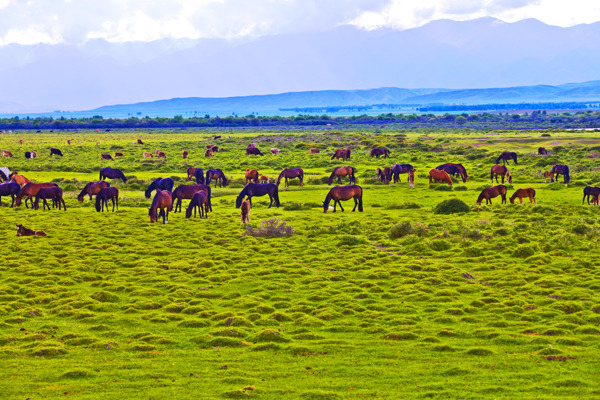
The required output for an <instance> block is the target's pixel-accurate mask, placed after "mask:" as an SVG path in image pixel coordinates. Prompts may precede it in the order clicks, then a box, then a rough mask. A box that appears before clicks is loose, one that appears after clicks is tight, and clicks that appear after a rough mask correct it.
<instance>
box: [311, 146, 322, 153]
mask: <svg viewBox="0 0 600 400" xmlns="http://www.w3.org/2000/svg"><path fill="white" fill-rule="evenodd" d="M320 152H321V150H319V149H316V148H314V147H311V149H310V154H319V153H320Z"/></svg>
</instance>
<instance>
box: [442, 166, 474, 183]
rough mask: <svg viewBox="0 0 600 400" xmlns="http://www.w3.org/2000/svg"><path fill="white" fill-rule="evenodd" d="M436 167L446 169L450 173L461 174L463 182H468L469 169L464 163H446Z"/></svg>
mask: <svg viewBox="0 0 600 400" xmlns="http://www.w3.org/2000/svg"><path fill="white" fill-rule="evenodd" d="M435 169H437V170H440V171H446V172H447V173H448V175H453V176H460V177H461V178H462V181H463V183H467V178H468V176H467V169H466V168H465V167H463V165H462V164H455V163H445V164H442V165H438V166H437V167H435Z"/></svg>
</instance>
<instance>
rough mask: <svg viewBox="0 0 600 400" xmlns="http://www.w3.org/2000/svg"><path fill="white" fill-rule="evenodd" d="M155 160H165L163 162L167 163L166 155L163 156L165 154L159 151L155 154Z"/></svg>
mask: <svg viewBox="0 0 600 400" xmlns="http://www.w3.org/2000/svg"><path fill="white" fill-rule="evenodd" d="M156 158H164V159H165V161H167V155H166V154H165V152H164V151H159V152H158V153H157V154H156Z"/></svg>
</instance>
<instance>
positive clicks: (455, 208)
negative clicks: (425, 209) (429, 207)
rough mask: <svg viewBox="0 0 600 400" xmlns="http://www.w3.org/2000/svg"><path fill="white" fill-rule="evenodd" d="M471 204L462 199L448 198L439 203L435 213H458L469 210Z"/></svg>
mask: <svg viewBox="0 0 600 400" xmlns="http://www.w3.org/2000/svg"><path fill="white" fill-rule="evenodd" d="M469 210H470V208H469V206H468V205H467V204H466V203H465V202H464V201H462V200H460V199H448V200H444V201H442V202H441V203H439V204H438V205H437V206H435V208H434V210H433V211H434V213H436V214H456V213H463V212H469Z"/></svg>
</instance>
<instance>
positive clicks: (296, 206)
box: [283, 201, 304, 211]
mask: <svg viewBox="0 0 600 400" xmlns="http://www.w3.org/2000/svg"><path fill="white" fill-rule="evenodd" d="M283 209H284V210H286V211H298V210H303V209H304V206H303V205H302V203H299V202H295V201H290V202H287V203H285V205H284V206H283Z"/></svg>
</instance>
